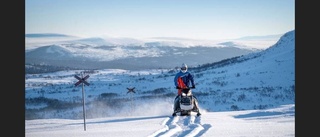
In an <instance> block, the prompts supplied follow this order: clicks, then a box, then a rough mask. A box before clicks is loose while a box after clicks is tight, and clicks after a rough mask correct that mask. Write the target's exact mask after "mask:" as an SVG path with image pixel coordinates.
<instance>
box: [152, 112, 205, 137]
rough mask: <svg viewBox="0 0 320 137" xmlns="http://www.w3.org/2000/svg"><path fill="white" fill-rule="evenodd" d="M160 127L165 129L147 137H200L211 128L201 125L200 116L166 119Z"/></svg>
mask: <svg viewBox="0 0 320 137" xmlns="http://www.w3.org/2000/svg"><path fill="white" fill-rule="evenodd" d="M162 125H164V126H165V127H164V128H162V129H160V130H158V131H156V132H154V133H153V134H152V135H150V136H149V137H200V136H201V135H202V134H203V133H205V132H206V131H207V130H208V129H209V128H211V125H210V124H204V125H202V124H201V116H200V117H197V116H175V117H167V118H166V119H165V120H164V121H163V123H162Z"/></svg>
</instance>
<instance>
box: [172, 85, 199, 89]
mask: <svg viewBox="0 0 320 137" xmlns="http://www.w3.org/2000/svg"><path fill="white" fill-rule="evenodd" d="M176 89H195V87H185V88H181V87H178V86H177V87H176Z"/></svg>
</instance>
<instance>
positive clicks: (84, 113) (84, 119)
mask: <svg viewBox="0 0 320 137" xmlns="http://www.w3.org/2000/svg"><path fill="white" fill-rule="evenodd" d="M74 77H75V78H76V79H78V80H79V81H78V82H77V83H75V84H74V85H75V86H78V85H79V84H82V106H83V124H84V125H83V127H84V131H86V109H85V99H84V97H85V95H84V84H86V85H87V86H89V85H90V84H89V83H88V82H87V81H86V79H88V78H89V77H90V76H89V75H87V76H85V77H83V75H82V74H81V78H80V77H79V76H77V75H75V76H74Z"/></svg>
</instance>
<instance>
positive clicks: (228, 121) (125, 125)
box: [25, 104, 295, 137]
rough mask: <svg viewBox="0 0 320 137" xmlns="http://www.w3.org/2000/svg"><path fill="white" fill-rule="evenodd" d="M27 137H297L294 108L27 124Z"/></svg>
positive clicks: (37, 120)
mask: <svg viewBox="0 0 320 137" xmlns="http://www.w3.org/2000/svg"><path fill="white" fill-rule="evenodd" d="M25 136H26V137H44V136H45V137H239V136H242V137H294V136H295V105H294V104H288V105H282V106H279V107H278V108H273V109H266V110H244V111H227V112H204V113H203V115H201V116H200V117H196V116H195V114H193V113H192V115H191V116H189V117H188V116H176V117H171V116H168V115H154V116H152V115H151V116H150V115H148V116H128V117H105V118H94V119H77V120H72V119H36V120H26V121H25Z"/></svg>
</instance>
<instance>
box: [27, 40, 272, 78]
mask: <svg viewBox="0 0 320 137" xmlns="http://www.w3.org/2000/svg"><path fill="white" fill-rule="evenodd" d="M277 40H278V39H277V37H273V38H271V39H267V40H265V39H262V40H260V39H254V38H253V39H249V40H241V39H240V40H224V41H222V40H220V41H218V40H215V41H209V40H192V39H181V38H180V39H179V38H150V39H144V40H137V39H131V38H111V37H92V38H79V37H73V36H65V35H62V34H56V35H54V34H50V35H49V34H43V35H41V34H34V35H32V34H28V35H26V54H25V63H26V64H27V65H29V66H31V65H39V64H42V65H49V66H57V67H61V66H64V67H70V68H76V69H129V70H141V69H158V68H167V69H168V68H174V67H176V66H177V65H176V64H177V62H185V63H187V64H189V66H198V65H201V64H205V63H213V62H217V61H221V60H223V59H227V58H231V57H235V56H240V55H246V54H249V53H254V52H258V51H261V50H263V49H264V48H265V47H268V46H271V45H272V44H274V43H275V42H276V41H277ZM53 48H54V49H55V50H51V49H53ZM48 50H50V51H51V52H50V53H49V52H48ZM65 51H68V52H65ZM61 53H64V56H61ZM26 73H30V71H29V70H28V69H27V70H26Z"/></svg>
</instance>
